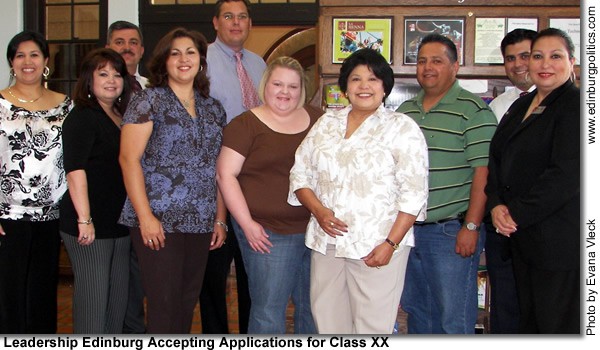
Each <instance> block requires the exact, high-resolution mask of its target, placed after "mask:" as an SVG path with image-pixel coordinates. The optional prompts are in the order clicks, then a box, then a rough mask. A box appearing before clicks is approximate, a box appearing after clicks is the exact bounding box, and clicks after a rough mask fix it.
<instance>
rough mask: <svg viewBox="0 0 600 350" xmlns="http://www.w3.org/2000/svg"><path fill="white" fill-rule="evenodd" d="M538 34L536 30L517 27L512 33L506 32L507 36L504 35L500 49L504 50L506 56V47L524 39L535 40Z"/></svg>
mask: <svg viewBox="0 0 600 350" xmlns="http://www.w3.org/2000/svg"><path fill="white" fill-rule="evenodd" d="M536 35H537V32H536V31H535V30H531V29H523V28H517V29H515V30H513V31H511V32H510V33H508V34H506V36H505V37H504V39H502V42H501V43H500V51H502V56H504V53H505V51H506V47H507V46H508V45H514V44H518V43H520V42H521V41H523V40H529V41H533V39H534V38H535V36H536Z"/></svg>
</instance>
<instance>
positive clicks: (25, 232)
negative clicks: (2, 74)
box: [0, 31, 73, 334]
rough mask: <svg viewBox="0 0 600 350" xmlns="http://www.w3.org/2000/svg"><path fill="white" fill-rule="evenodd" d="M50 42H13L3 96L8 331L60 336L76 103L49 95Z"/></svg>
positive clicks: (0, 277)
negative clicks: (67, 129)
mask: <svg viewBox="0 0 600 350" xmlns="http://www.w3.org/2000/svg"><path fill="white" fill-rule="evenodd" d="M48 56H49V50H48V44H47V42H46V41H45V39H44V37H43V36H42V35H41V34H39V33H35V32H28V31H25V32H21V33H19V34H17V35H16V36H14V37H13V38H12V39H11V41H10V42H9V44H8V49H7V51H6V57H7V59H8V62H9V65H10V67H11V68H10V74H11V78H10V80H11V83H12V81H13V80H14V84H12V85H11V84H9V85H10V86H9V87H8V88H6V89H4V90H1V91H0V181H1V190H0V266H2V268H1V269H0V333H2V334H11V333H12V334H14V333H55V332H56V288H57V283H58V256H59V248H60V236H59V234H58V203H59V200H60V198H61V197H62V195H63V193H64V192H65V190H66V189H67V182H66V179H65V173H64V169H63V164H62V140H61V135H62V123H63V121H64V119H65V118H66V116H67V114H69V112H70V110H71V108H72V107H73V106H72V103H71V99H70V98H69V97H67V96H65V95H63V94H61V93H58V92H54V91H51V90H48V89H46V88H45V87H44V85H43V84H42V82H43V80H44V79H45V78H47V77H48V75H49V73H50V69H49V68H48V66H47V63H48Z"/></svg>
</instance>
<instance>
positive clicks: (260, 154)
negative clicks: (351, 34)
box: [217, 57, 322, 334]
mask: <svg viewBox="0 0 600 350" xmlns="http://www.w3.org/2000/svg"><path fill="white" fill-rule="evenodd" d="M259 96H260V98H261V100H262V101H263V103H264V104H263V105H261V106H259V107H256V108H253V109H251V110H249V111H247V112H244V113H242V114H241V115H239V116H238V117H236V118H235V119H234V120H232V121H231V123H229V124H228V125H227V126H226V127H225V130H224V135H223V147H222V148H221V153H220V155H219V158H218V160H217V182H218V184H219V188H220V190H221V192H222V193H223V197H224V198H225V203H226V204H227V208H228V209H229V211H230V212H231V215H232V223H233V229H234V232H235V234H236V237H237V239H238V240H239V242H240V248H241V251H242V257H243V259H244V265H245V267H246V272H247V274H248V284H249V290H250V299H251V302H252V306H251V309H250V320H249V324H248V333H263V334H264V333H271V334H272V333H285V332H286V324H285V320H286V317H285V312H286V307H287V303H288V300H289V298H290V296H291V298H292V301H293V303H294V306H295V311H294V331H295V333H297V334H309V333H316V329H315V326H314V322H313V319H312V315H311V311H310V298H309V294H310V293H309V292H310V291H309V288H310V286H309V279H310V250H309V249H308V248H306V246H305V245H304V232H305V231H306V225H307V224H308V219H309V217H310V213H309V212H308V211H307V210H306V209H305V208H304V207H294V206H291V205H289V204H287V193H288V188H289V172H290V169H291V167H292V165H293V164H294V153H295V151H296V148H298V145H300V142H302V140H303V139H304V136H306V134H307V132H308V130H309V129H310V128H311V126H312V125H313V124H314V123H315V121H316V120H317V119H318V117H319V116H320V115H321V114H322V112H321V111H320V110H318V109H316V108H312V107H310V106H308V105H306V106H305V105H304V103H305V99H306V78H305V76H304V71H303V69H302V66H301V65H300V63H298V61H296V60H295V59H293V58H290V57H280V58H277V59H276V60H274V61H272V62H271V63H270V64H269V65H268V67H267V69H266V71H265V73H264V75H263V78H262V81H261V83H260V86H259Z"/></svg>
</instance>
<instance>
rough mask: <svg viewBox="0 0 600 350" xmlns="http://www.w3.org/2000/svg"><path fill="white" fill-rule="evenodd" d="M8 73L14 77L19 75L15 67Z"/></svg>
mask: <svg viewBox="0 0 600 350" xmlns="http://www.w3.org/2000/svg"><path fill="white" fill-rule="evenodd" d="M8 74H10V75H11V76H13V77H16V76H17V73H15V69H14V68H12V67H11V68H10V71H9V73H8Z"/></svg>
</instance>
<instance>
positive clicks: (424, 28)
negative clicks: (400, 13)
mask: <svg viewBox="0 0 600 350" xmlns="http://www.w3.org/2000/svg"><path fill="white" fill-rule="evenodd" d="M432 33H438V34H441V35H443V36H445V37H447V38H449V39H450V40H452V41H453V42H454V44H455V45H456V49H457V51H458V62H459V63H460V65H463V64H464V51H465V50H464V33H465V20H464V19H463V18H441V17H440V18H410V19H405V20H404V64H417V51H418V49H419V44H421V40H423V38H424V37H426V36H427V35H429V34H432Z"/></svg>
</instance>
